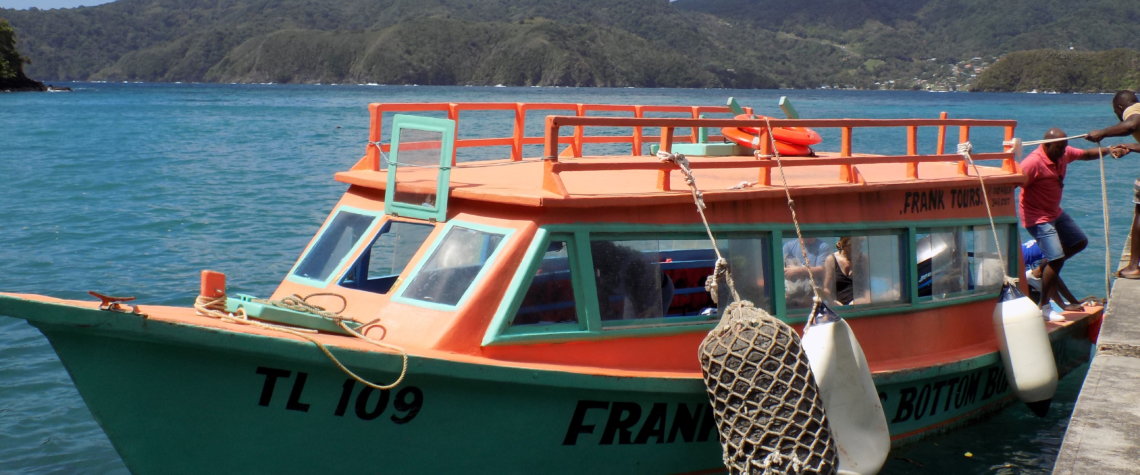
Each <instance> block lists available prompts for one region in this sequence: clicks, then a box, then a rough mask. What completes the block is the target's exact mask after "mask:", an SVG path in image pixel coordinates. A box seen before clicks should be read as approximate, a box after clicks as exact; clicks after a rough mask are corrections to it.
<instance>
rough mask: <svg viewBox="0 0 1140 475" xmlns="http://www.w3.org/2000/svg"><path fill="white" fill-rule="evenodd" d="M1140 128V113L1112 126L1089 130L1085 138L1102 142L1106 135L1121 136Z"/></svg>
mask: <svg viewBox="0 0 1140 475" xmlns="http://www.w3.org/2000/svg"><path fill="white" fill-rule="evenodd" d="M1137 130H1140V114H1133V115H1131V116H1128V118H1127V119H1124V120H1122V121H1120V123H1119V124H1116V125H1114V126H1111V127H1105V128H1103V129H1100V130H1094V131H1092V132H1089V133H1088V135H1086V136H1085V140H1088V141H1090V142H1100V141H1101V139H1103V138H1105V137H1121V136H1124V135H1131V134H1132V133H1134V132H1136V131H1137Z"/></svg>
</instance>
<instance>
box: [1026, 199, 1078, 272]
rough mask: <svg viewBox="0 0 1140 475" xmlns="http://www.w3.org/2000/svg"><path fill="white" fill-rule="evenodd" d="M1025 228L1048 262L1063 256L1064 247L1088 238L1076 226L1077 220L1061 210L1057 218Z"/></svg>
mask: <svg viewBox="0 0 1140 475" xmlns="http://www.w3.org/2000/svg"><path fill="white" fill-rule="evenodd" d="M1025 230H1026V231H1029V234H1030V235H1031V236H1033V238H1034V239H1036V240H1037V246H1038V247H1040V248H1041V252H1042V253H1044V254H1045V258H1046V259H1048V260H1049V261H1050V262H1052V261H1056V260H1059V259H1062V258H1064V257H1065V248H1066V247H1073V246H1075V245H1077V244H1079V243H1080V242H1081V241H1088V239H1089V238H1088V237H1087V236H1085V233H1084V231H1081V228H1080V227H1078V226H1077V222H1076V221H1073V218H1071V217H1069V213H1065V212H1063V211H1062V212H1061V216H1059V217H1057V219H1054V220H1053V221H1050V222H1048V223H1041V224H1035V225H1033V226H1027V227H1026V228H1025Z"/></svg>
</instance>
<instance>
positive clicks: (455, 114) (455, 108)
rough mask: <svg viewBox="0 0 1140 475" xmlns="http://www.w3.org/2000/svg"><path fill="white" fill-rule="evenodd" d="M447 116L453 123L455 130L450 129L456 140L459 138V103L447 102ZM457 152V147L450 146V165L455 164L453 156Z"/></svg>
mask: <svg viewBox="0 0 1140 475" xmlns="http://www.w3.org/2000/svg"><path fill="white" fill-rule="evenodd" d="M447 118H448V119H451V120H452V122H453V123H454V124H455V130H454V131H452V137H455V139H456V140H458V139H459V104H457V103H454V102H451V103H449V104H447ZM458 154H459V147H451V166H453V167H454V166H455V164H456V163H457V162H456V159H455V157H456V156H457V155H458Z"/></svg>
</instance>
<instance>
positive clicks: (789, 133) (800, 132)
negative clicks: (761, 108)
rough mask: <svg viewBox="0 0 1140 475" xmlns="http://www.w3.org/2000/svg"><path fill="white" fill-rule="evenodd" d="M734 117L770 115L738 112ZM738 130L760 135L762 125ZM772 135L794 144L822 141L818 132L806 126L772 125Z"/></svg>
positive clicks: (755, 117) (747, 117)
mask: <svg viewBox="0 0 1140 475" xmlns="http://www.w3.org/2000/svg"><path fill="white" fill-rule="evenodd" d="M735 118H736V119H770V117H766V116H762V115H749V114H740V115H738V116H736V117H735ZM740 130H743V131H745V132H748V133H750V134H753V135H760V134H761V133H763V132H762V131H763V130H764V128H762V127H741V128H740ZM772 137H773V138H775V139H776V141H777V142H787V143H790V144H796V145H815V144H817V143H820V142H822V141H823V137H820V136H819V133H818V132H816V131H814V130H812V129H809V128H807V127H773V128H772Z"/></svg>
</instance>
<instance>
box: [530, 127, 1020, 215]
mask: <svg viewBox="0 0 1140 475" xmlns="http://www.w3.org/2000/svg"><path fill="white" fill-rule="evenodd" d="M584 126H593V127H601V126H609V127H660V128H661V136H660V139H661V142H660V149H661V150H665V151H669V150H670V149H671V147H672V144H673V130H674V129H676V128H687V127H708V128H716V129H719V128H723V127H756V128H760V129H763V128H767V127H772V128H776V127H811V128H817V129H818V128H838V129H840V136H841V142H840V147H839V155H838V156H837V157H830V158H821V157H812V158H795V157H792V158H787V159H784V160H782V165H783V166H818V165H839V179H840V181H843V182H847V183H855V182H856V181H857V177H856V176H855V173H854V168H853V167H854V166H855V165H857V164H871V163H906V164H907V177H908V178H910V179H918V164H919V163H923V162H953V161H956V162H957V163H958V174H959V175H963V176H965V175H967V173H968V171H967V164H966V160H965V159H964V158H963V157H962V156H961V155H958V154H957V153H953V154H946V153H945V146H946V128H947V127H958V141H959V143H963V142H968V141H969V140H970V130H971V128H975V127H1001V128H1003V129H1004V141H1005V142H1009V141H1010V140H1012V139H1013V137H1014V130H1015V128H1016V127H1017V121H1015V120H982V119H947V118H946V114H945V113H942V116H941V118H939V119H769V120H762V119H760V120H758V119H750V120H741V119H671V118H670V119H666V118H661V119H655V118H641V119H628V118H620V117H577V116H549V117H547V118H546V138H547V140H546V144H545V151H544V157H543V159H544V161H545V164H546V166H545V174H544V178H543V188H545V189H546V190H548V191H551V192H554V193H558V194H562V195H565V194H566V193H565V188H564V187H563V186H562V184H561V179H560V178H559V177H558V174H559V173H561V172H563V171H588V170H609V169H616V168H622V169H631V168H636V169H656V170H658V171H659V174H658V182H657V187H658V189H660V190H669V189H671V188H670V186H671V184H670V173H669V172H670V171H671V170H674V169H676V167H675V166H674V165H672V164H671V163H659V162H654V161H646V162H644V163H638V164H632V166H631V164H628V163H623V164H613V163H590V162H574V163H565V162H559V161H558V153H557V152H558V144H559V141H558V140H557V139H556V138H557V137H558V136H559V131H560V129H561V128H562V127H579V128H581V127H584ZM870 127H905V128H906V131H907V154H906V155H882V156H860V157H856V156H854V153H853V151H852V142H853V137H854V130H855V129H857V128H870ZM919 127H937V128H938V142H937V153H935V154H930V155H919V154H918V128H919ZM760 145H761V147H760V149H759V150H757V156H758V157H759V158H767V157H771V156H772V143H771V142H769V141H761V143H760ZM971 158H973V159H975V160H1001V161H1002V169H1003V170H1004V171H1006V172H1009V173H1016V171H1017V163H1016V161H1015V160H1016V157H1014V152H1013V151H1012V149H1011V148H1010V147H1008V146H1007V147H1005V148H1004V151H1002V152H997V153H972V154H971ZM691 166H692V168H694V169H700V168H743V167H752V168H757V169H759V176H758V180H757V183H758V184H761V185H771V184H772V179H771V169H772V167H776V166H779V165H778V164H777V163H776V162H775V161H772V160H756V161H747V162H741V161H740V160H739V159H715V158H713V159H706V158H702V159H701V161H700V162H693V163H691Z"/></svg>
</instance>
